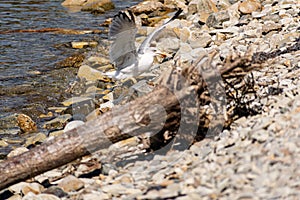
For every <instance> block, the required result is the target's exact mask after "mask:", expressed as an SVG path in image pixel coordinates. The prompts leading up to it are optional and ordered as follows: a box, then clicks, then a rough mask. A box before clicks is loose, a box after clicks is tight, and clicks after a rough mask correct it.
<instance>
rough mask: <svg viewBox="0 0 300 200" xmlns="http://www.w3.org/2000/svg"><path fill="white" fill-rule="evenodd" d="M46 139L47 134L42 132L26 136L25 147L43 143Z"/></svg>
mask: <svg viewBox="0 0 300 200" xmlns="http://www.w3.org/2000/svg"><path fill="white" fill-rule="evenodd" d="M46 139H47V136H46V135H45V134H44V133H37V134H35V135H33V136H30V137H28V138H26V142H25V144H24V145H25V147H29V146H31V145H33V146H35V145H37V144H41V143H43V142H44V141H45V140H46Z"/></svg>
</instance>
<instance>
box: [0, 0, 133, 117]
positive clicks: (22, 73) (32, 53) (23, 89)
mask: <svg viewBox="0 0 300 200" xmlns="http://www.w3.org/2000/svg"><path fill="white" fill-rule="evenodd" d="M61 2H62V1H61V0H53V1H40V0H24V1H15V0H4V1H1V2H0V13H1V18H0V32H3V31H8V30H20V29H43V28H65V29H101V27H99V24H101V23H102V22H103V21H104V20H105V19H106V18H107V17H111V16H113V15H114V14H115V13H116V12H117V10H119V9H124V8H126V7H128V6H130V5H133V4H135V3H136V2H138V1H129V0H128V1H121V0H118V1H114V3H115V5H116V9H115V10H112V11H110V12H107V13H106V14H105V15H97V16H95V15H93V14H91V13H88V12H77V13H73V12H69V11H68V10H67V9H66V8H64V7H63V6H61ZM101 37H106V36H104V35H93V34H85V35H67V34H54V33H10V34H0V48H1V54H0V95H1V98H0V114H5V113H14V112H25V113H28V114H30V113H31V114H32V113H36V114H37V113H38V112H43V111H44V109H45V108H46V107H47V106H53V105H55V104H57V103H58V102H59V101H61V100H63V97H64V90H65V88H66V87H67V85H68V84H69V82H70V81H71V80H72V79H74V77H75V74H76V69H55V64H56V63H58V62H59V61H62V60H64V59H65V58H66V57H68V56H70V55H72V54H74V53H76V51H78V50H74V49H72V48H70V47H69V46H68V44H70V43H71V42H72V41H84V40H89V41H93V40H94V41H95V40H101ZM35 72H37V73H35ZM45 91H47V92H45ZM34 115H35V114H34ZM33 117H34V116H33Z"/></svg>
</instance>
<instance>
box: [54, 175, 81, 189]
mask: <svg viewBox="0 0 300 200" xmlns="http://www.w3.org/2000/svg"><path fill="white" fill-rule="evenodd" d="M58 186H59V187H60V188H62V189H63V190H64V191H65V192H71V191H77V190H80V189H81V188H83V187H84V182H83V181H82V180H80V179H78V178H76V177H75V176H72V175H69V176H67V177H65V178H63V179H62V180H60V181H59V183H58Z"/></svg>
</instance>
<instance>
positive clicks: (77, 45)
mask: <svg viewBox="0 0 300 200" xmlns="http://www.w3.org/2000/svg"><path fill="white" fill-rule="evenodd" d="M71 45H72V48H74V49H82V48H87V47H93V48H94V47H96V46H97V45H98V42H71Z"/></svg>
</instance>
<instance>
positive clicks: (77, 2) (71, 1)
mask: <svg viewBox="0 0 300 200" xmlns="http://www.w3.org/2000/svg"><path fill="white" fill-rule="evenodd" d="M86 2H87V0H65V1H64V2H62V4H61V5H63V6H82V5H83V4H85V3H86Z"/></svg>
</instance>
